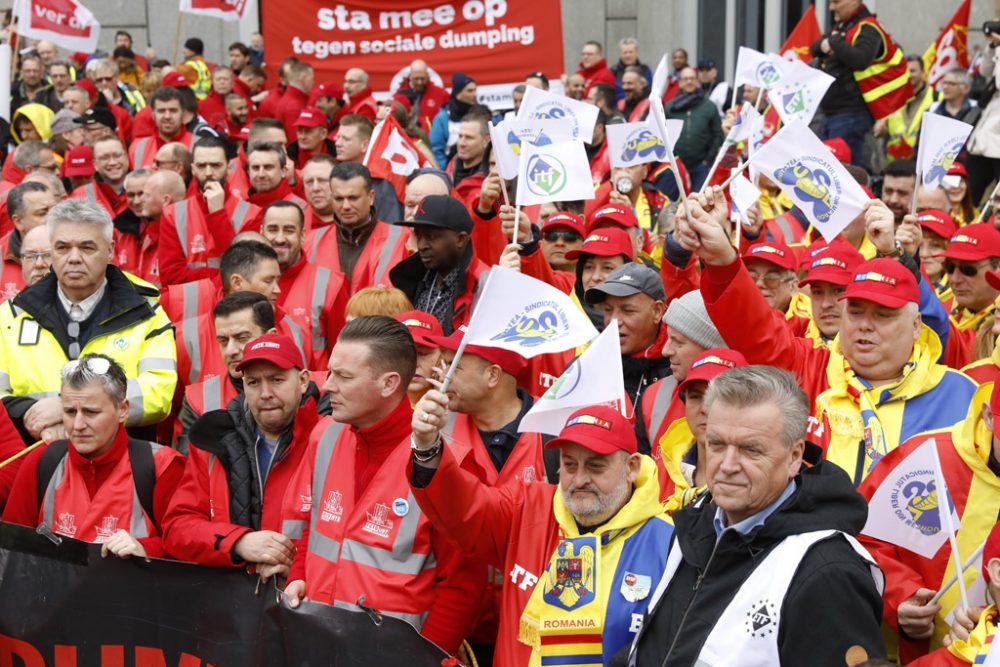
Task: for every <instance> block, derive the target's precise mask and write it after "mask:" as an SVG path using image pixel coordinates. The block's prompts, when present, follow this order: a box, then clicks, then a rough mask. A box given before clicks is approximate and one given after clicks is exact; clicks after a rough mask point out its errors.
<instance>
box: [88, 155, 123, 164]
mask: <svg viewBox="0 0 1000 667" xmlns="http://www.w3.org/2000/svg"><path fill="white" fill-rule="evenodd" d="M124 159H125V153H109V154H108V155H102V156H101V157H95V158H94V162H102V163H103V162H112V161H114V160H124Z"/></svg>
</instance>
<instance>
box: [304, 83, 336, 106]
mask: <svg viewBox="0 0 1000 667" xmlns="http://www.w3.org/2000/svg"><path fill="white" fill-rule="evenodd" d="M321 97H332V98H334V99H337V100H342V99H343V98H344V87H343V86H342V85H340V84H339V83H333V82H329V83H318V84H316V85H315V86H313V88H312V90H310V91H309V106H313V105H315V104H316V100H318V99H319V98H321Z"/></svg>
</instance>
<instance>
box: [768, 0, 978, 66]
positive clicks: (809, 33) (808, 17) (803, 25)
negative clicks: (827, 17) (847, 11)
mask: <svg viewBox="0 0 1000 667" xmlns="http://www.w3.org/2000/svg"><path fill="white" fill-rule="evenodd" d="M966 23H968V20H966ZM822 36H823V33H822V32H821V31H820V29H819V21H817V20H816V6H815V5H809V9H807V10H806V12H805V14H803V15H802V18H801V19H799V22H798V23H796V24H795V28H794V29H793V30H792V32H790V33H789V34H788V39H786V40H785V43H784V44H783V45H782V47H781V50H780V51H778V53H780V54H781V57H782V58H785V59H786V60H793V59H795V58H798V59H799V60H802V61H803V62H809V61H810V60H812V55H811V54H810V50H811V49H812V44H813V42H815V41H816V40H817V39H819V38H820V37H822Z"/></svg>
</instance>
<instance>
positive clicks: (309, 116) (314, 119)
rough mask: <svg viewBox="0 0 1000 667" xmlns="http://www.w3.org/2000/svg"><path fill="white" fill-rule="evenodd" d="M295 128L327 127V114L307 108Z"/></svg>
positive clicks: (300, 115) (296, 122)
mask: <svg viewBox="0 0 1000 667" xmlns="http://www.w3.org/2000/svg"><path fill="white" fill-rule="evenodd" d="M295 127H322V128H325V127H326V114H324V113H323V112H322V111H320V110H319V109H317V108H316V107H306V108H304V109H303V110H302V112H301V113H299V117H298V118H297V119H296V120H295Z"/></svg>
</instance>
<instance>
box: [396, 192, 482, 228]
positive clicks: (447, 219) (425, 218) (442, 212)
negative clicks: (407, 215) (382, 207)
mask: <svg viewBox="0 0 1000 667" xmlns="http://www.w3.org/2000/svg"><path fill="white" fill-rule="evenodd" d="M395 224H397V225H401V226H403V227H441V228H442V229H452V230H454V231H456V232H471V231H472V217H471V216H470V215H469V211H468V209H467V208H465V204H463V203H462V202H460V201H458V200H457V199H455V198H454V197H449V196H448V195H427V196H426V197H424V199H423V201H422V202H420V205H419V206H417V211H416V213H414V215H413V220H400V221H398V222H396V223H395Z"/></svg>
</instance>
